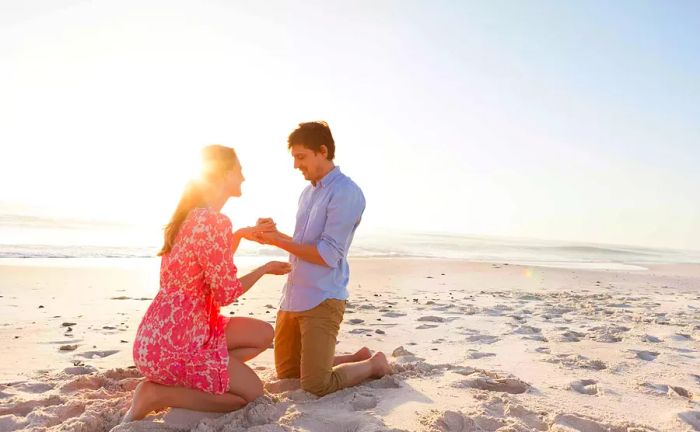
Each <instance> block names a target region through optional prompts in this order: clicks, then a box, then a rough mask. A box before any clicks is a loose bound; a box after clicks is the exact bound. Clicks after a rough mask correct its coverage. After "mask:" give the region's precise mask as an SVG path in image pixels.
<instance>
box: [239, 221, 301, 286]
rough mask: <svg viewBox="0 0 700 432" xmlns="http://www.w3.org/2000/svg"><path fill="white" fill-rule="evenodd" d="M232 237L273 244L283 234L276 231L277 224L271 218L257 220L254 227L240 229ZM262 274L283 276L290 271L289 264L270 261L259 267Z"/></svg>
mask: <svg viewBox="0 0 700 432" xmlns="http://www.w3.org/2000/svg"><path fill="white" fill-rule="evenodd" d="M234 235H236V236H238V237H239V238H244V239H246V240H249V241H254V242H258V243H260V244H269V245H271V244H275V240H276V239H279V238H283V237H284V234H282V233H280V232H279V231H277V224H275V221H273V220H272V219H271V218H260V219H258V221H257V223H256V224H255V226H252V227H245V228H240V229H239V230H237V231H236V232H235V233H234ZM261 269H262V270H263V272H264V273H267V274H276V275H284V274H287V273H289V272H290V271H291V270H292V266H291V264H289V263H288V262H282V261H270V262H268V263H267V264H265V265H264V266H263V267H261Z"/></svg>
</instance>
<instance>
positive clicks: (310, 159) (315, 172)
mask: <svg viewBox="0 0 700 432" xmlns="http://www.w3.org/2000/svg"><path fill="white" fill-rule="evenodd" d="M290 150H291V153H292V157H293V158H294V168H295V169H298V170H299V171H301V173H302V174H303V175H304V178H305V179H306V180H308V181H311V182H314V183H315V182H317V181H319V180H321V176H322V175H323V168H324V166H325V165H326V164H327V163H328V159H326V154H327V151H326V147H325V146H322V147H321V151H320V152H318V153H314V151H313V150H310V149H308V148H306V147H304V146H303V145H301V144H296V145H293V146H292V148H291V149H290Z"/></svg>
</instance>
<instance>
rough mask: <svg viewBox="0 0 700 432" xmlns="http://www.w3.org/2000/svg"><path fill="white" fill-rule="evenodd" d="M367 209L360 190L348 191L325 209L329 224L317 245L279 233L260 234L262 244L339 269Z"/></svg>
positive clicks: (332, 199) (332, 200)
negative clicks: (347, 243)
mask: <svg viewBox="0 0 700 432" xmlns="http://www.w3.org/2000/svg"><path fill="white" fill-rule="evenodd" d="M364 209H365V199H364V196H363V195H362V192H361V191H360V190H359V189H351V190H345V191H343V192H339V193H337V194H336V195H334V196H333V197H332V198H331V200H330V201H329V203H328V208H327V210H326V216H327V217H326V225H325V227H324V229H323V233H322V234H321V238H320V240H319V241H318V242H317V243H316V244H301V243H296V242H294V240H293V239H292V238H291V237H289V236H288V235H286V234H282V233H280V232H272V233H262V234H260V235H258V239H259V241H260V242H261V243H265V244H270V245H273V246H276V247H278V248H280V249H283V250H285V251H287V252H289V253H291V254H292V255H295V256H296V257H298V258H301V259H303V260H304V261H308V262H310V263H312V264H317V265H322V266H326V267H337V266H338V263H339V262H340V259H341V258H342V256H344V255H345V252H346V251H345V244H346V242H347V239H348V237H349V236H350V234H351V233H352V231H353V230H354V229H355V227H356V226H357V224H358V223H359V221H360V218H361V217H362V213H363V212H364Z"/></svg>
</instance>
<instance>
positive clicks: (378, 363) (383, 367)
mask: <svg viewBox="0 0 700 432" xmlns="http://www.w3.org/2000/svg"><path fill="white" fill-rule="evenodd" d="M369 361H370V363H371V364H372V377H373V378H381V377H383V376H384V375H391V374H392V373H393V371H392V370H391V366H389V362H388V361H387V359H386V356H385V355H384V353H383V352H381V351H380V352H377V353H375V354H374V355H373V356H372V358H370V360H369Z"/></svg>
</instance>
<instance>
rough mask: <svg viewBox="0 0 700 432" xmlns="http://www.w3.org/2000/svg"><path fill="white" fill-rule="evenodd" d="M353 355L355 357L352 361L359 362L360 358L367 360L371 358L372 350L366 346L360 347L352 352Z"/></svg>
mask: <svg viewBox="0 0 700 432" xmlns="http://www.w3.org/2000/svg"><path fill="white" fill-rule="evenodd" d="M353 357H354V358H355V360H354V361H356V362H359V361H362V360H368V359H370V358H372V351H370V350H369V348H367V347H362V348H360V349H359V350H357V352H356V353H355V354H353Z"/></svg>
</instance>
